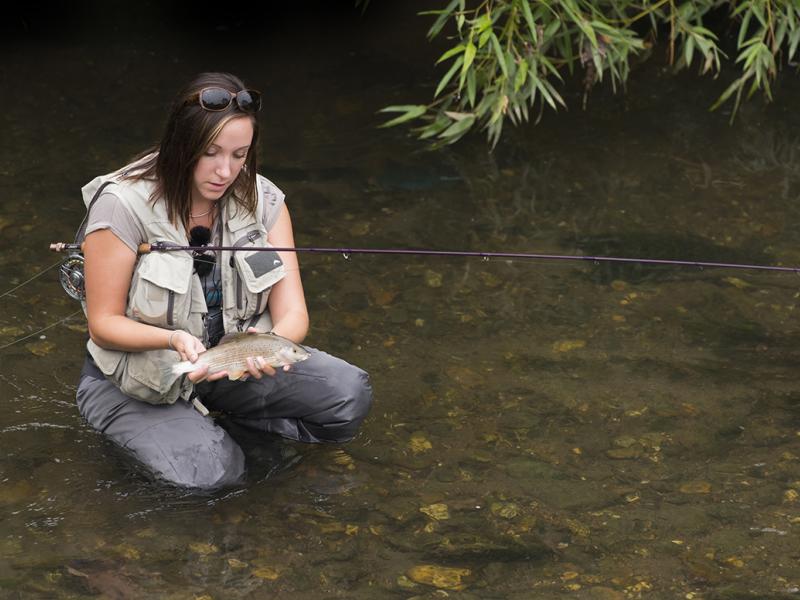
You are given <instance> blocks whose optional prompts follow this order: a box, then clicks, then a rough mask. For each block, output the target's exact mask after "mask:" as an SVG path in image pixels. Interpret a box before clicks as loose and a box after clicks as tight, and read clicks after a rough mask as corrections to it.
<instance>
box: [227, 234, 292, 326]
mask: <svg viewBox="0 0 800 600" xmlns="http://www.w3.org/2000/svg"><path fill="white" fill-rule="evenodd" d="M251 233H258V232H251ZM259 237H260V235H259ZM246 239H248V240H250V241H255V240H258V239H259V238H256V237H255V236H250V235H248V236H247V238H246ZM237 245H238V244H237ZM264 246H269V243H268V242H264ZM231 262H232V264H233V267H234V269H233V270H234V289H235V294H236V308H237V309H238V310H239V313H240V318H245V319H246V318H248V317H251V316H252V315H255V314H258V313H261V312H263V311H264V310H266V308H267V298H268V296H269V290H270V288H271V287H272V286H273V285H275V284H276V283H277V282H278V281H280V280H281V279H283V278H284V277H285V276H286V269H285V267H284V266H283V261H282V260H281V258H280V256H279V255H278V253H277V252H275V251H274V250H248V249H247V246H244V247H243V248H242V249H241V250H237V251H236V252H234V253H233V256H232V258H231Z"/></svg>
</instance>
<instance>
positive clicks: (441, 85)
mask: <svg viewBox="0 0 800 600" xmlns="http://www.w3.org/2000/svg"><path fill="white" fill-rule="evenodd" d="M463 62H464V57H463V56H459V57H458V58H457V59H455V60H454V61H453V64H452V65H450V69H449V70H448V71H447V73H445V74H444V77H442V79H441V81H439V85H438V86H436V91H435V92H434V93H433V97H434V98H436V97H437V96H438V95H439V94H440V93H441V91H442V90H443V89H444V88H445V86H446V85H447V84H448V83H449V82H450V80H451V79H452V78H453V75H454V74H455V72H456V71H458V69H459V67H460V66H461V63H463Z"/></svg>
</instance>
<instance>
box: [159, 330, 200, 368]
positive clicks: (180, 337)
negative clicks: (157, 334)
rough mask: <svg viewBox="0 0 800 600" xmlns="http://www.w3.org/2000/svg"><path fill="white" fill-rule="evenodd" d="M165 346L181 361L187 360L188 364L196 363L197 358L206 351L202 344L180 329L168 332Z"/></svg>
mask: <svg viewBox="0 0 800 600" xmlns="http://www.w3.org/2000/svg"><path fill="white" fill-rule="evenodd" d="M167 345H168V346H169V349H170V350H175V352H177V353H178V354H179V355H180V357H181V360H188V361H189V362H197V356H198V355H199V354H200V353H201V352H205V351H206V347H205V346H204V345H203V342H201V341H200V340H198V339H197V338H196V337H194V336H193V335H192V334H191V333H189V332H188V331H183V330H182V329H176V330H175V331H172V332H170V334H169V338H167Z"/></svg>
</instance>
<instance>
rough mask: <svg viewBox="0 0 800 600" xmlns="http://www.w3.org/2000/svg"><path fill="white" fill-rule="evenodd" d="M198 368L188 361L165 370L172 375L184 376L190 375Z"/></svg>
mask: <svg viewBox="0 0 800 600" xmlns="http://www.w3.org/2000/svg"><path fill="white" fill-rule="evenodd" d="M196 368H197V365H195V364H193V363H191V362H189V361H188V360H184V361H181V362H178V363H175V364H172V365H168V366H167V367H166V368H165V370H166V371H167V373H169V374H170V375H183V374H184V373H189V372H190V371H194V370H195V369H196Z"/></svg>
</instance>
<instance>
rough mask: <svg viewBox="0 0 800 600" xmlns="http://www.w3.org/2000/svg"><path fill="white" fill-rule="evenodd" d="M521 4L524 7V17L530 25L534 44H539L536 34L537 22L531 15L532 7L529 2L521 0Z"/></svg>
mask: <svg viewBox="0 0 800 600" xmlns="http://www.w3.org/2000/svg"><path fill="white" fill-rule="evenodd" d="M520 4H521V5H522V15H523V16H524V17H525V22H526V23H527V24H528V29H530V30H531V37H532V38H533V41H534V43H538V41H539V40H538V39H537V35H538V34H537V33H536V22H535V21H534V20H533V15H532V14H531V5H530V2H528V0H521V2H520Z"/></svg>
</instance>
